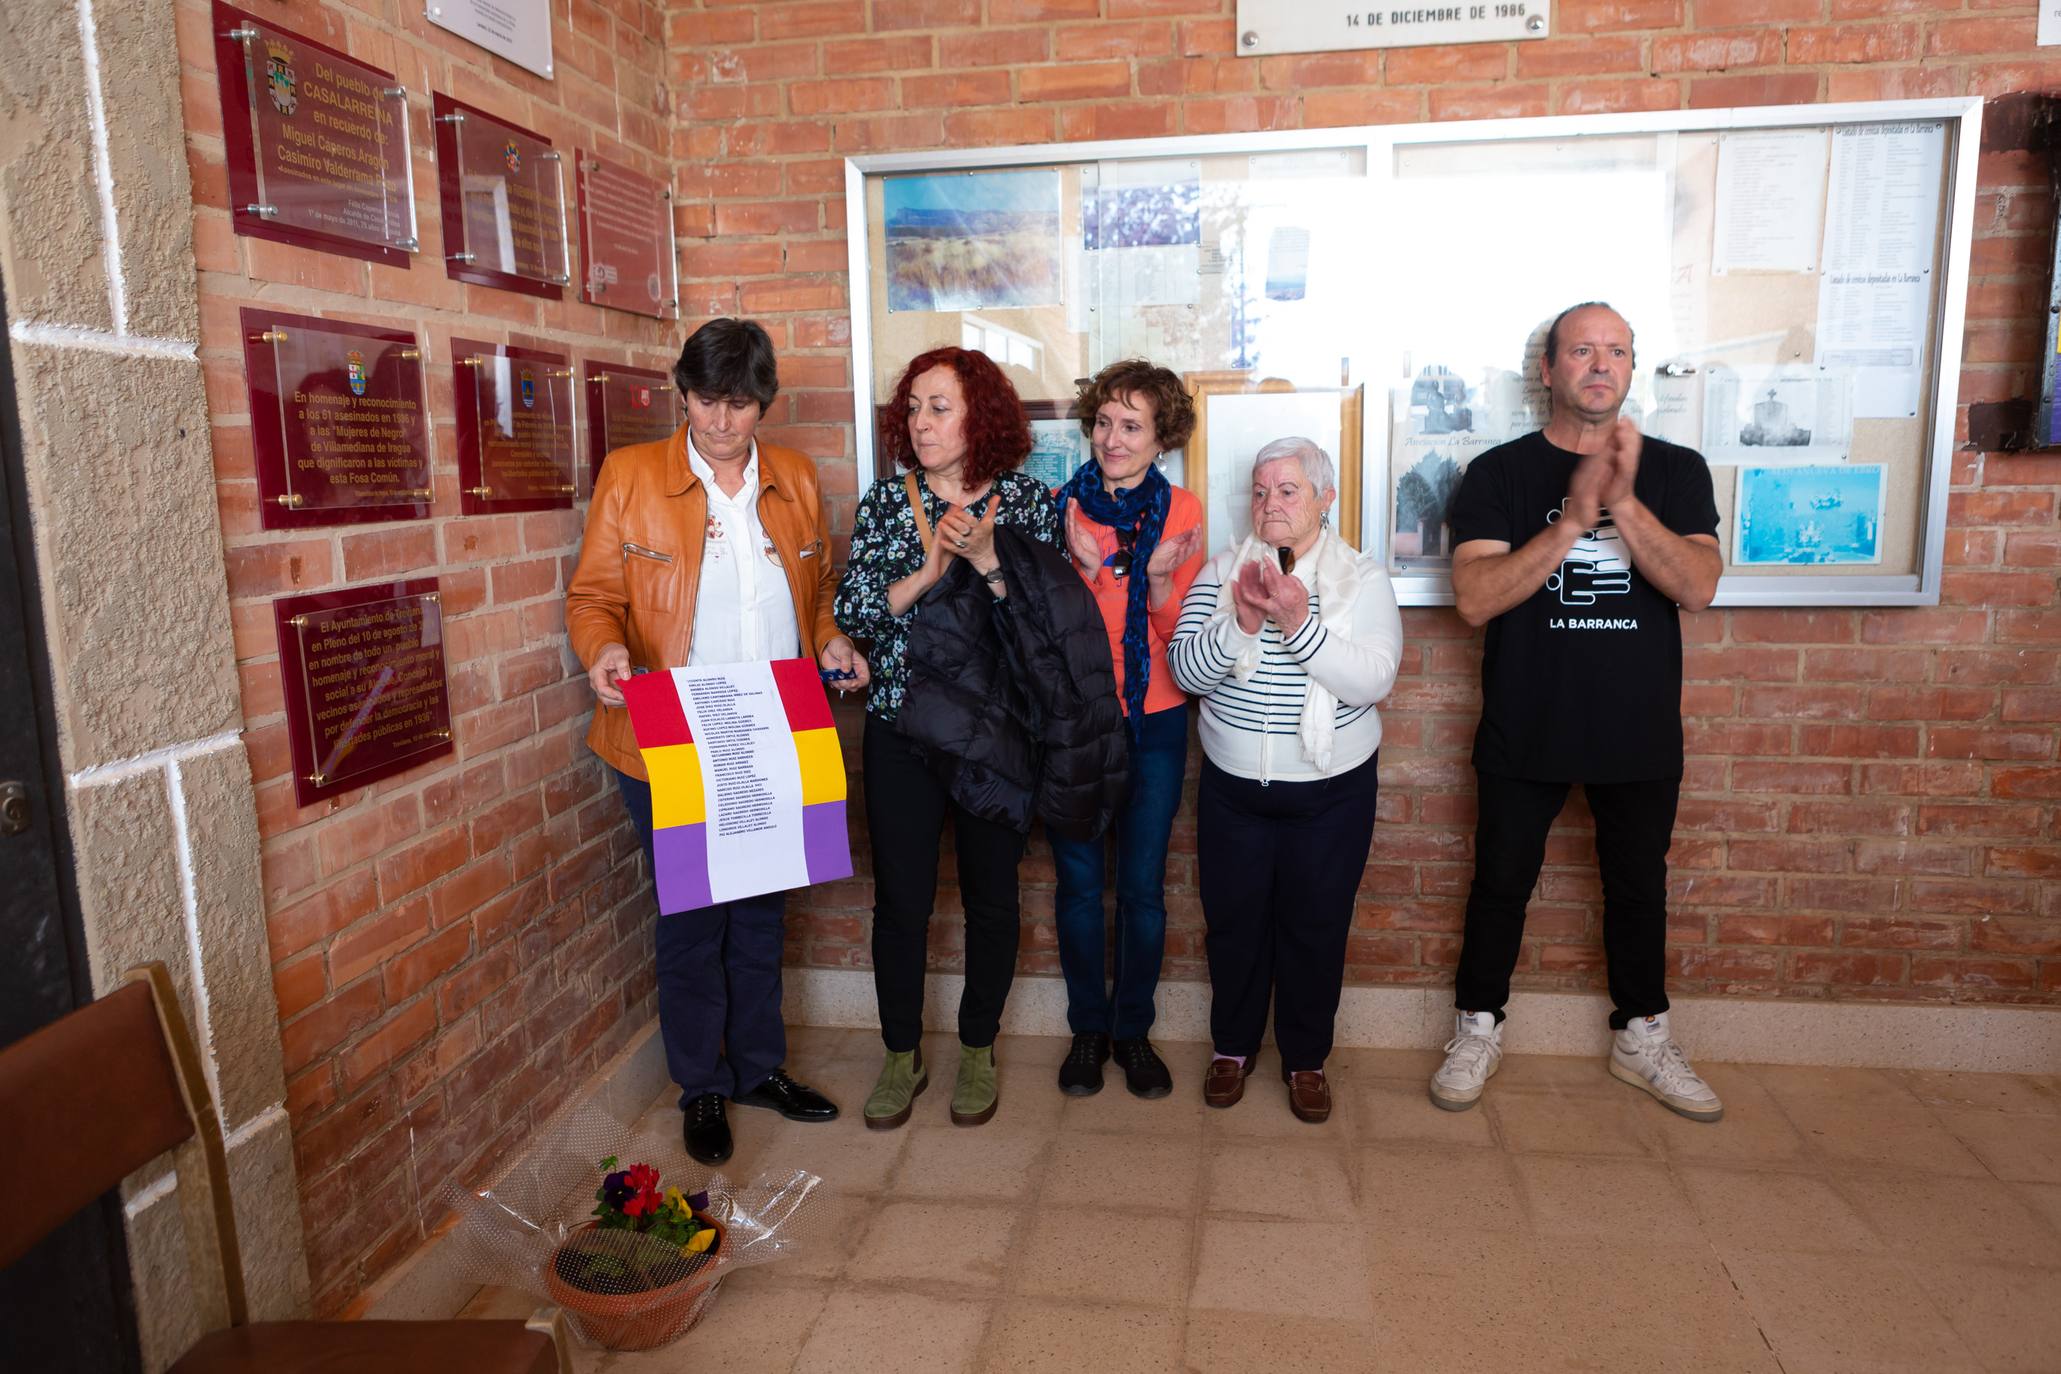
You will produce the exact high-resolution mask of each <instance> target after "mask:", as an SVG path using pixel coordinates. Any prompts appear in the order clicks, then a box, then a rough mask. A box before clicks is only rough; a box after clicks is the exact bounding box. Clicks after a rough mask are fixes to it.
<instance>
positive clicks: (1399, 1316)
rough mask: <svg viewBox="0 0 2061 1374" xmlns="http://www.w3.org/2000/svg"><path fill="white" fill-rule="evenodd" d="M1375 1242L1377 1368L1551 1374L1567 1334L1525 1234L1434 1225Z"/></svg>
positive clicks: (1543, 1266) (1544, 1268)
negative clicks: (1386, 1243)
mask: <svg viewBox="0 0 2061 1374" xmlns="http://www.w3.org/2000/svg"><path fill="white" fill-rule="evenodd" d="M1395 1239H1396V1242H1397V1243H1396V1244H1395V1245H1393V1246H1392V1247H1390V1248H1387V1249H1384V1247H1383V1245H1382V1243H1381V1241H1380V1240H1379V1239H1377V1240H1376V1242H1375V1243H1374V1244H1373V1245H1372V1246H1371V1247H1370V1248H1371V1249H1372V1250H1373V1252H1374V1254H1375V1257H1376V1258H1375V1265H1374V1277H1373V1282H1372V1284H1371V1285H1370V1288H1369V1293H1370V1300H1371V1302H1372V1304H1373V1317H1374V1323H1375V1327H1376V1330H1377V1332H1378V1339H1377V1342H1376V1350H1377V1352H1378V1363H1377V1364H1372V1365H1368V1366H1364V1367H1367V1368H1378V1369H1382V1370H1390V1369H1393V1370H1408V1371H1412V1374H1415V1372H1416V1371H1420V1370H1422V1371H1430V1370H1447V1369H1451V1370H1469V1371H1480V1370H1493V1369H1508V1370H1526V1371H1530V1370H1560V1369H1565V1368H1567V1367H1568V1366H1567V1365H1566V1364H1565V1363H1563V1361H1562V1359H1561V1356H1562V1354H1563V1353H1564V1352H1566V1351H1567V1350H1569V1349H1570V1347H1571V1344H1572V1342H1573V1339H1574V1333H1573V1331H1572V1330H1571V1328H1570V1327H1569V1325H1568V1323H1567V1320H1566V1317H1565V1315H1564V1314H1563V1313H1562V1312H1561V1310H1560V1307H1559V1305H1558V1303H1557V1302H1556V1301H1555V1300H1554V1297H1553V1291H1552V1275H1551V1272H1550V1269H1549V1267H1548V1265H1547V1263H1546V1261H1545V1260H1544V1259H1543V1258H1542V1257H1541V1255H1540V1254H1539V1251H1538V1249H1537V1248H1536V1246H1535V1245H1534V1244H1533V1242H1532V1241H1531V1239H1530V1238H1529V1237H1528V1236H1524V1235H1520V1234H1513V1233H1511V1232H1507V1231H1502V1232H1488V1231H1455V1230H1451V1229H1441V1230H1438V1231H1427V1232H1420V1233H1415V1234H1413V1235H1410V1236H1403V1237H1396V1238H1395Z"/></svg>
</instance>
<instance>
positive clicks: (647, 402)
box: [630, 386, 651, 410]
mask: <svg viewBox="0 0 2061 1374" xmlns="http://www.w3.org/2000/svg"><path fill="white" fill-rule="evenodd" d="M630 405H631V407H632V408H633V409H636V410H649V409H651V388H650V387H648V386H640V387H638V388H637V389H636V390H634V391H632V392H631V393H630Z"/></svg>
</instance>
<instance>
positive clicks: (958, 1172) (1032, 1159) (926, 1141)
mask: <svg viewBox="0 0 2061 1374" xmlns="http://www.w3.org/2000/svg"><path fill="white" fill-rule="evenodd" d="M908 1135H909V1145H908V1148H907V1149H905V1150H904V1151H902V1162H901V1165H900V1166H899V1167H898V1168H897V1169H896V1170H895V1172H894V1176H893V1177H892V1178H890V1179H889V1180H888V1185H887V1191H888V1194H889V1195H890V1196H892V1197H898V1198H901V1197H921V1198H967V1199H970V1200H973V1201H996V1202H1001V1201H1006V1202H1020V1201H1023V1200H1024V1199H1027V1198H1028V1197H1030V1195H1031V1194H1032V1193H1033V1192H1035V1191H1036V1189H1037V1181H1038V1175H1039V1173H1040V1172H1041V1170H1042V1166H1043V1164H1044V1162H1045V1154H1046V1151H1047V1150H1048V1149H1050V1142H1049V1137H1046V1136H1038V1135H1003V1136H996V1135H992V1134H990V1133H988V1132H987V1131H985V1130H966V1129H963V1128H961V1127H957V1126H950V1125H945V1126H911V1127H909V1128H908Z"/></svg>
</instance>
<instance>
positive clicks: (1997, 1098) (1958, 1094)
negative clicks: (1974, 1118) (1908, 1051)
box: [1898, 1069, 2061, 1116]
mask: <svg viewBox="0 0 2061 1374" xmlns="http://www.w3.org/2000/svg"><path fill="white" fill-rule="evenodd" d="M1898 1076H1899V1077H1900V1078H1902V1079H1903V1082H1904V1086H1905V1087H1906V1088H1908V1089H1910V1091H1911V1093H1912V1094H1913V1095H1914V1096H1916V1097H1917V1099H1918V1100H1919V1101H1920V1102H1923V1103H1924V1104H1925V1105H1926V1106H1928V1107H1948V1108H1954V1109H1966V1108H1977V1109H1982V1110H1987V1111H1997V1112H2022V1113H2027V1114H2031V1115H2038V1116H2061V1092H2056V1091H2054V1089H2053V1088H2051V1087H2049V1086H2048V1085H2047V1083H2046V1082H2044V1081H2043V1080H2041V1079H2038V1078H2034V1077H2032V1076H2030V1075H2028V1074H2015V1073H1941V1072H1936V1071H1933V1070H1929V1069H1905V1070H1902V1071H1901V1072H1900V1073H1899V1075H1898Z"/></svg>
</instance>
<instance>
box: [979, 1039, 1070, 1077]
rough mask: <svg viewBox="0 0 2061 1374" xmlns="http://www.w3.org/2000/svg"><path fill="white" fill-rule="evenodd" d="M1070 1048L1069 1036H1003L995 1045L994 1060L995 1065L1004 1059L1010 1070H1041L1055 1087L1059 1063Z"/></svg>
mask: <svg viewBox="0 0 2061 1374" xmlns="http://www.w3.org/2000/svg"><path fill="white" fill-rule="evenodd" d="M1072 1048H1073V1037H1072V1036H1070V1035H1005V1036H1003V1037H1002V1038H1001V1040H1000V1041H998V1042H997V1043H996V1045H995V1058H996V1062H997V1063H999V1062H1001V1061H1002V1060H1005V1059H1006V1060H1007V1061H1008V1062H1009V1064H1010V1066H1011V1067H1012V1068H1014V1067H1022V1068H1024V1069H1039V1070H1043V1071H1044V1074H1045V1077H1046V1079H1047V1080H1048V1081H1051V1082H1053V1083H1054V1084H1055V1085H1056V1083H1057V1076H1058V1073H1059V1063H1060V1061H1061V1060H1063V1059H1065V1058H1066V1054H1067V1051H1068V1050H1071V1049H1072Z"/></svg>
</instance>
